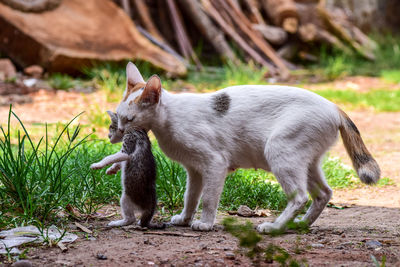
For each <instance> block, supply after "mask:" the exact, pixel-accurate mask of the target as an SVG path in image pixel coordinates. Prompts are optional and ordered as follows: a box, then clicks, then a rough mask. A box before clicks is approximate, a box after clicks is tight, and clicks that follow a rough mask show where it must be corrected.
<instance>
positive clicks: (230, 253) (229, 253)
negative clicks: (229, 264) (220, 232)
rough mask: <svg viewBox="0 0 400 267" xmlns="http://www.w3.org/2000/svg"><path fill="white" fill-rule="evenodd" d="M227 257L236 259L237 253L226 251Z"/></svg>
mask: <svg viewBox="0 0 400 267" xmlns="http://www.w3.org/2000/svg"><path fill="white" fill-rule="evenodd" d="M225 257H226V258H228V259H231V260H233V259H235V257H236V256H235V253H233V252H230V251H229V252H226V253H225Z"/></svg>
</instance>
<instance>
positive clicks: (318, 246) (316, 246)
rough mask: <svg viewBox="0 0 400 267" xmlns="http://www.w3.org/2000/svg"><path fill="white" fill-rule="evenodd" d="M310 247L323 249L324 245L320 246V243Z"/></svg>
mask: <svg viewBox="0 0 400 267" xmlns="http://www.w3.org/2000/svg"><path fill="white" fill-rule="evenodd" d="M311 247H313V248H323V247H324V245H323V244H320V243H315V244H311Z"/></svg>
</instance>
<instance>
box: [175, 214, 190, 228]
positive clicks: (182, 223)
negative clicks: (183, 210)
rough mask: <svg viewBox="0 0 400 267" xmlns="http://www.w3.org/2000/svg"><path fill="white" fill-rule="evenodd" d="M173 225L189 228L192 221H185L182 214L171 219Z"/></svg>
mask: <svg viewBox="0 0 400 267" xmlns="http://www.w3.org/2000/svg"><path fill="white" fill-rule="evenodd" d="M171 223H172V224H173V225H179V226H189V224H190V220H185V219H184V218H183V216H182V215H181V214H178V215H175V216H173V217H172V218H171Z"/></svg>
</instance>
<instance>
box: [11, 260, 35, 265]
mask: <svg viewBox="0 0 400 267" xmlns="http://www.w3.org/2000/svg"><path fill="white" fill-rule="evenodd" d="M11 266H12V267H32V263H31V262H30V261H28V260H20V261H17V262H14V263H13V264H12V265H11Z"/></svg>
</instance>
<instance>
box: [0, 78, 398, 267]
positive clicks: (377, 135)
mask: <svg viewBox="0 0 400 267" xmlns="http://www.w3.org/2000/svg"><path fill="white" fill-rule="evenodd" d="M372 79H373V80H371V79H370V78H360V77H358V78H354V79H350V80H348V79H347V80H343V81H337V82H335V83H333V84H329V85H318V86H321V88H322V87H324V86H326V87H328V86H329V87H330V88H332V86H333V87H336V86H337V88H343V87H346V86H349V88H352V89H354V90H361V91H364V90H368V88H369V86H374V88H376V84H374V83H379V82H380V81H377V80H374V78H372ZM310 87H313V86H310ZM314 87H315V86H314ZM314 87H313V88H314ZM314 89H315V88H314ZM30 96H31V98H32V99H33V102H31V103H27V104H21V105H16V106H14V111H15V112H16V113H17V114H18V115H19V116H20V117H21V119H22V120H23V121H24V122H25V123H28V124H29V123H42V122H44V121H47V122H56V121H59V120H64V121H67V120H69V119H70V118H71V117H72V116H73V115H76V113H77V112H79V111H81V110H84V109H85V107H87V105H93V103H96V105H99V106H100V107H101V109H102V110H103V109H104V110H105V109H106V108H111V109H112V108H114V107H115V104H109V103H107V101H106V97H105V96H104V95H103V94H102V93H93V94H89V95H85V94H79V93H66V92H58V93H51V92H48V91H43V90H42V91H38V92H35V93H32V94H30ZM345 110H346V112H348V114H349V116H350V117H351V118H352V120H353V121H354V122H355V124H356V125H357V126H358V128H359V130H360V132H361V134H362V136H363V139H364V141H365V143H366V144H367V147H368V148H369V149H370V151H371V153H372V154H373V155H374V156H375V157H376V159H377V161H378V163H379V164H380V166H381V169H382V176H383V177H389V178H390V179H391V181H392V183H393V184H392V185H390V186H384V187H376V186H375V187H374V186H362V187H360V188H357V189H343V190H335V191H334V196H333V199H332V202H333V203H335V204H336V205H342V206H346V207H347V208H344V209H335V208H326V209H325V210H324V211H323V213H322V215H321V217H320V218H319V219H318V220H317V221H316V223H315V224H314V225H313V226H312V227H311V231H310V232H309V233H307V234H296V233H294V232H292V233H288V234H285V235H283V236H279V237H270V236H264V240H263V244H264V245H265V246H266V245H267V244H268V243H271V242H272V243H274V244H275V245H280V246H282V247H284V248H285V249H287V250H288V251H289V252H290V253H291V255H292V256H293V257H294V258H296V259H297V260H298V261H302V260H305V261H306V262H307V263H308V264H309V266H375V265H374V263H373V260H372V258H371V256H372V255H373V256H374V257H376V259H377V260H378V261H380V260H381V258H382V256H383V255H385V256H386V266H400V188H399V186H400V162H399V159H400V145H399V144H400V112H391V113H386V112H381V113H375V112H374V111H371V110H350V111H348V110H347V109H345ZM7 112H8V107H6V106H3V107H0V123H4V122H5V121H6V117H7ZM82 120H86V119H85V117H84V116H83V118H82ZM331 155H334V156H339V157H340V158H341V159H342V160H343V162H344V163H346V164H349V165H350V160H349V158H348V156H347V154H346V152H345V150H344V148H343V145H342V144H341V141H339V142H338V143H337V145H335V146H334V147H333V148H332V151H331ZM224 216H228V215H226V214H219V216H218V220H219V221H220V220H221V219H222V218H223V217H224ZM273 218H274V217H273V216H271V217H268V218H251V219H250V220H251V221H252V223H253V224H254V225H256V224H258V223H261V222H262V221H265V220H267V221H272V220H273ZM240 219H241V220H244V219H243V218H240ZM82 224H85V225H86V226H87V227H89V228H90V229H92V230H93V232H94V233H93V234H91V235H90V234H86V233H83V232H79V229H76V228H74V227H73V226H71V229H72V230H71V231H76V232H77V233H78V235H79V236H80V238H79V239H78V240H77V241H76V242H74V243H73V244H71V245H69V246H68V251H66V252H63V253H62V252H61V251H60V249H59V248H57V247H54V248H40V247H36V248H32V249H31V250H30V251H29V253H28V254H27V256H28V259H29V260H30V261H31V262H32V263H33V265H34V266H147V265H149V266H234V265H237V266H250V265H251V261H250V260H249V259H248V258H247V257H246V256H244V253H243V251H241V250H240V249H239V247H238V244H237V240H236V239H235V238H234V237H232V236H231V235H229V234H228V233H226V232H224V231H223V229H222V226H221V224H220V223H217V225H216V227H215V230H214V231H212V232H209V233H199V232H193V231H191V229H190V228H181V227H169V228H167V229H166V230H165V231H158V232H157V231H155V232H157V233H158V234H156V233H154V231H149V232H146V231H140V230H137V229H134V228H132V227H126V228H118V229H107V228H105V227H104V226H105V225H106V224H107V221H88V222H84V223H82ZM164 232H165V233H164ZM171 234H176V235H178V236H172V235H171ZM102 256H103V258H106V259H99V258H102ZM262 265H268V264H267V263H263V264H262ZM0 266H1V264H0ZM268 266H270V265H268ZM272 266H279V265H278V264H277V263H273V264H272Z"/></svg>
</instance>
